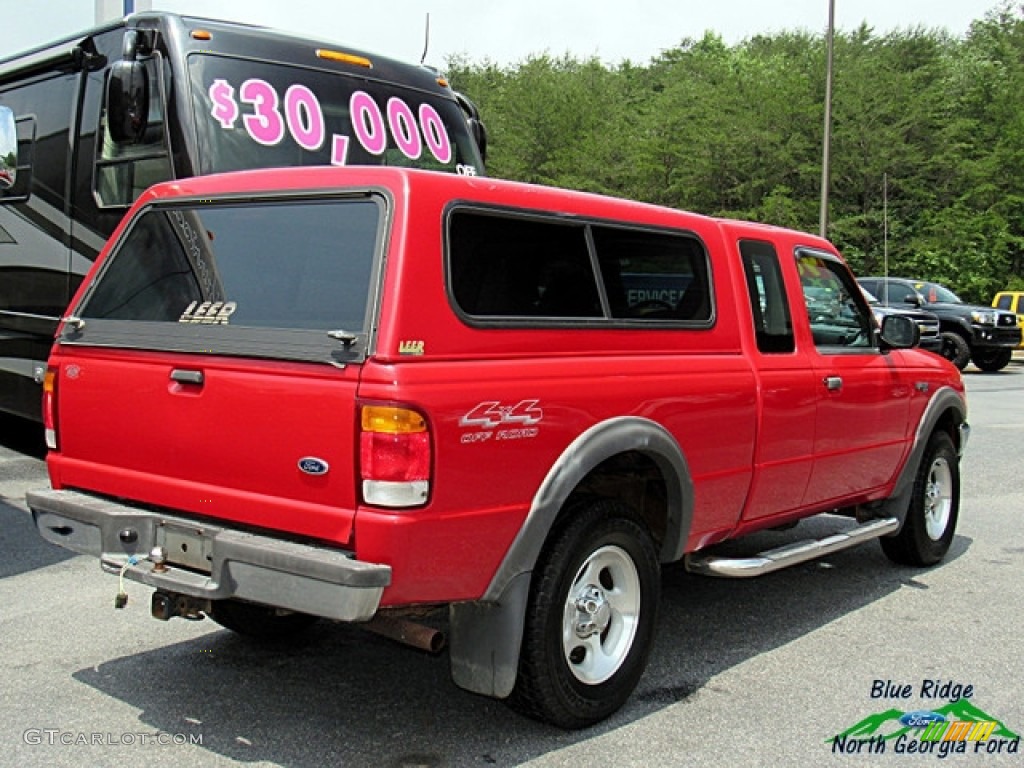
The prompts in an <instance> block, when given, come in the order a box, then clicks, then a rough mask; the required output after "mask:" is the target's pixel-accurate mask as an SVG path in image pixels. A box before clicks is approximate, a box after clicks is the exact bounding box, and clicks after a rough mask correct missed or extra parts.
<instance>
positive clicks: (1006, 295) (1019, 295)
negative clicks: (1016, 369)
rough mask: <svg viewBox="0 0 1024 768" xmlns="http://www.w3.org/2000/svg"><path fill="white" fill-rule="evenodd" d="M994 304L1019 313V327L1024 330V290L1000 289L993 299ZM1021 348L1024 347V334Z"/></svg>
mask: <svg viewBox="0 0 1024 768" xmlns="http://www.w3.org/2000/svg"><path fill="white" fill-rule="evenodd" d="M992 306H993V307H996V308H997V309H1006V310H1009V311H1010V312H1016V313H1017V327H1018V328H1020V329H1021V330H1022V331H1024V291H1000V292H999V293H997V294H996V295H995V298H994V299H992ZM1018 347H1019V348H1024V334H1022V336H1021V341H1020V344H1019V345H1018Z"/></svg>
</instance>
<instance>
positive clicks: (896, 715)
mask: <svg viewBox="0 0 1024 768" xmlns="http://www.w3.org/2000/svg"><path fill="white" fill-rule="evenodd" d="M921 710H927V711H929V712H936V713H938V714H940V715H945V717H946V719H947V720H970V721H971V722H975V723H977V722H982V721H984V722H990V721H993V720H994V721H995V722H996V723H998V727H997V728H996V730H995V731H993V732H992V736H990V738H994V737H1000V738H1004V739H1017V738H1020V737H1019V736H1018V734H1016V733H1014V732H1013V731H1011V730H1010V729H1009V728H1007V727H1006V726H1005V725H1004V724H1003V722H1002V721H1001V720H997V719H996V718H994V717H992V716H991V715H989V714H988V713H986V712H984V711H982V710H981V709H979V708H978V707H976V706H974V705H973V704H972V703H971V702H970V700H968V699H957V700H956V701H952V702H949V703H948V704H944V705H943V706H941V707H935V708H934V709H933V708H930V707H918V708H916V709H912V710H910V711H911V712H918V711H921ZM905 714H907V713H906V712H904V711H902V710H899V709H887V710H886V711H885V712H877V713H875V714H873V715H868V716H867V717H865V718H864V719H863V720H861V721H860V722H859V723H857V724H855V725H851V726H850V727H849V728H847V729H846V730H845V731H841V732H840V733H837V734H836V736H837V737H842V736H847V737H851V738H855V739H866V738H870V737H872V736H878V737H880V738H882V739H884V740H885V741H888V740H890V739H895V738H897V737H899V736H902V735H903V734H904V733H910V732H912V731H920V730H921V729H920V728H911V727H910V726H907V725H903V724H902V723H900V718H901V717H903V716H904V715H905ZM825 741H826V742H828V741H832V739H831V738H830V739H825Z"/></svg>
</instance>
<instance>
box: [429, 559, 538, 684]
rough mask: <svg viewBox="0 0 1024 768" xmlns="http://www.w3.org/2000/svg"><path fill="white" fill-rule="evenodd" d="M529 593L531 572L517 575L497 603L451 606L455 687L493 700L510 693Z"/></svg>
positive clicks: (517, 664) (514, 676) (450, 628)
mask: <svg viewBox="0 0 1024 768" xmlns="http://www.w3.org/2000/svg"><path fill="white" fill-rule="evenodd" d="M529 593H530V573H529V572H526V573H520V574H519V575H518V576H516V577H515V578H513V579H512V581H510V582H509V584H508V586H507V587H506V588H505V591H504V592H502V595H501V599H500V600H499V601H497V602H495V603H457V604H454V605H452V606H451V607H450V609H449V627H448V628H449V632H450V633H451V638H450V641H451V645H450V649H451V650H450V656H451V665H452V680H453V681H454V682H455V684H456V685H457V686H459V687H460V688H465V689H466V690H467V691H472V692H473V693H480V694H483V695H484V696H491V697H493V698H496V699H504V698H507V697H508V695H509V694H510V693H512V688H513V687H514V686H515V684H516V673H517V670H518V667H519V649H520V646H521V645H522V642H523V621H524V617H525V615H526V601H527V599H528V597H529Z"/></svg>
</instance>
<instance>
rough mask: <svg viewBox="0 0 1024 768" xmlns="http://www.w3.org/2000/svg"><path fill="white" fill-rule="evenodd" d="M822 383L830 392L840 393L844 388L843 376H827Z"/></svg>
mask: <svg viewBox="0 0 1024 768" xmlns="http://www.w3.org/2000/svg"><path fill="white" fill-rule="evenodd" d="M822 383H823V384H824V385H825V389H827V390H828V391H829V392H838V391H839V390H841V389H842V388H843V378H842V376H826V377H825V378H824V379H822Z"/></svg>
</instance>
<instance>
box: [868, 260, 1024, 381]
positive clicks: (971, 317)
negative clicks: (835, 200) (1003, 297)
mask: <svg viewBox="0 0 1024 768" xmlns="http://www.w3.org/2000/svg"><path fill="white" fill-rule="evenodd" d="M858 282H859V283H860V284H861V285H862V286H863V287H864V288H866V289H867V290H868V291H870V292H871V293H873V294H874V295H875V296H877V297H878V298H879V299H880V300H881V302H882V304H884V305H886V306H898V307H916V308H919V309H926V310H928V311H929V312H933V313H934V314H936V315H938V318H939V324H940V331H939V332H940V335H941V337H942V352H941V354H942V356H943V357H945V358H946V359H947V360H949V361H951V362H952V363H953V364H954V365H955V366H956V367H957V368H959V369H961V370H963V369H964V368H965V367H967V363H968V362H973V363H974V364H975V366H977V367H978V368H980V369H981V370H983V371H999V370H1002V369H1003V368H1005V367H1006V366H1007V365H1008V364H1009V362H1010V359H1011V358H1012V357H1013V350H1014V349H1016V348H1017V347H1018V346H1019V345H1020V341H1021V329H1020V328H1019V327H1018V326H1017V316H1016V315H1015V314H1014V313H1012V312H1004V311H1002V310H999V309H993V308H992V307H985V306H980V305H976V304H967V303H965V302H964V301H962V300H961V299H960V297H959V296H957V295H956V294H955V293H953V292H952V291H951V290H949V289H948V288H946V287H945V286H943V285H940V284H939V283H932V282H928V281H927V280H910V279H907V278H901V277H861V278H858Z"/></svg>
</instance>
